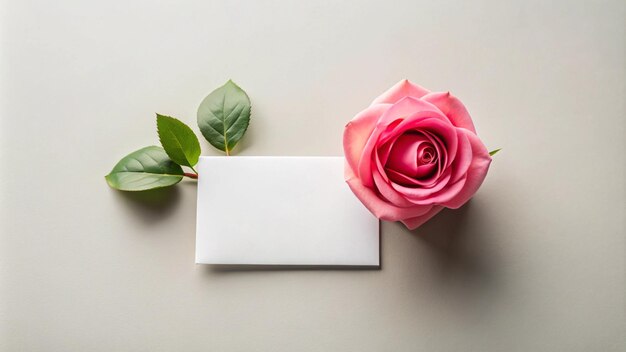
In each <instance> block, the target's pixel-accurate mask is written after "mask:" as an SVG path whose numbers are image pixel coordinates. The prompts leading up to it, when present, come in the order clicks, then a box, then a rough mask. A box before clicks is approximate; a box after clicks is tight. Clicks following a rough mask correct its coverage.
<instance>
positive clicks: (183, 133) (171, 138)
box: [157, 114, 200, 169]
mask: <svg viewBox="0 0 626 352" xmlns="http://www.w3.org/2000/svg"><path fill="white" fill-rule="evenodd" d="M157 131H158V133H159V140H160V141H161V145H162V146H163V149H165V152H166V153H167V155H168V156H169V157H170V159H172V161H174V162H175V163H177V164H179V165H184V166H189V167H191V168H192V169H193V166H194V165H196V164H197V163H198V158H199V157H200V143H199V142H198V137H196V135H195V134H194V133H193V131H192V130H191V128H189V126H187V125H185V124H184V123H183V122H181V121H180V120H178V119H175V118H173V117H170V116H164V115H159V114H157Z"/></svg>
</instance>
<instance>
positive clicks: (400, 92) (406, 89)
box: [372, 79, 429, 105]
mask: <svg viewBox="0 0 626 352" xmlns="http://www.w3.org/2000/svg"><path fill="white" fill-rule="evenodd" d="M428 93H429V90H428V89H425V88H422V87H420V86H418V85H417V84H413V83H411V82H409V80H407V79H403V80H402V81H400V82H398V83H396V84H395V85H394V86H393V87H391V88H389V89H388V90H387V91H386V92H384V93H383V94H381V95H380V96H379V97H378V98H376V99H374V101H373V102H372V105H373V104H383V103H387V104H393V103H395V102H397V101H398V100H400V99H402V98H404V97H413V98H421V97H423V96H424V95H426V94H428Z"/></svg>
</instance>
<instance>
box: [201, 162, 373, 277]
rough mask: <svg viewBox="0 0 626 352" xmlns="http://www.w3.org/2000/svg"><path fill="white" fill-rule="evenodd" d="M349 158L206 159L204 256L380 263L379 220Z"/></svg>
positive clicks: (208, 259) (238, 260)
mask: <svg viewBox="0 0 626 352" xmlns="http://www.w3.org/2000/svg"><path fill="white" fill-rule="evenodd" d="M343 168H344V159H343V158H342V157H269V156H259V157H237V156H229V157H226V156H219V157H210V156H209V157H206V156H203V157H201V158H200V162H199V163H198V166H197V170H198V174H199V175H200V177H199V179H198V205H197V207H198V208H197V209H198V214H197V228H196V263H201V264H262V265H281V264H282V265H354V266H378V265H379V239H380V238H379V222H378V219H376V218H375V217H374V216H373V215H372V214H371V213H370V212H369V211H368V210H367V209H366V208H365V206H364V205H363V204H361V203H360V202H359V200H358V199H357V198H356V197H355V196H354V194H352V192H351V191H350V189H349V187H348V185H347V184H346V183H345V181H344V177H343Z"/></svg>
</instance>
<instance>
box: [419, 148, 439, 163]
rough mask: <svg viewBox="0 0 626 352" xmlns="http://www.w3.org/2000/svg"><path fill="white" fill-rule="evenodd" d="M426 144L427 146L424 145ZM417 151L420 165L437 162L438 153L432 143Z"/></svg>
mask: <svg viewBox="0 0 626 352" xmlns="http://www.w3.org/2000/svg"><path fill="white" fill-rule="evenodd" d="M424 144H425V145H424ZM424 144H422V145H420V146H419V148H418V150H417V163H418V165H424V164H432V163H434V162H436V161H437V152H436V151H435V148H434V147H433V146H432V144H430V143H424Z"/></svg>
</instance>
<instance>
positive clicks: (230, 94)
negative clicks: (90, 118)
mask: <svg viewBox="0 0 626 352" xmlns="http://www.w3.org/2000/svg"><path fill="white" fill-rule="evenodd" d="M249 123H250V98H248V95H247V94H246V92H244V91H243V89H241V88H239V86H238V85H236V84H235V83H234V82H233V81H230V80H229V81H228V82H226V84H224V85H223V86H221V87H219V88H217V89H216V90H214V91H213V92H211V94H209V95H208V96H207V97H206V98H204V100H202V103H200V107H199V108H198V127H200V131H201V132H202V135H203V136H204V138H206V140H207V141H209V143H211V145H212V146H214V147H215V148H217V149H219V150H221V151H224V152H226V155H229V154H230V151H231V150H232V149H233V148H234V147H235V145H237V142H239V140H240V139H241V137H243V135H244V133H246V130H247V129H248V124H249Z"/></svg>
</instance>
